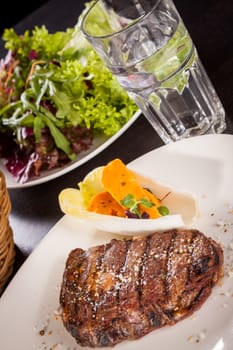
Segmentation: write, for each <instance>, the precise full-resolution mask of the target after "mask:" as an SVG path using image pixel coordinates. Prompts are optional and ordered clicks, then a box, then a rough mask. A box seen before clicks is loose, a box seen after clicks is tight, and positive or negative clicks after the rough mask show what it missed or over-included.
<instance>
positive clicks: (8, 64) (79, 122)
mask: <svg viewBox="0 0 233 350" xmlns="http://www.w3.org/2000/svg"><path fill="white" fill-rule="evenodd" d="M80 21H81V16H80V18H79V19H78V21H77V24H76V25H75V26H74V27H73V28H68V29H67V30H66V31H63V32H62V31H61V32H56V33H49V32H48V30H47V28H46V27H45V26H42V27H37V26H36V27H35V28H34V29H33V30H32V31H31V32H29V31H25V33H24V34H23V35H18V34H17V33H16V32H15V30H14V29H12V28H10V29H5V31H4V33H3V36H2V39H3V40H4V41H5V48H6V49H7V51H8V52H7V55H6V56H5V58H3V59H2V60H1V63H0V158H1V159H3V160H4V163H5V166H6V168H7V169H8V171H9V172H10V173H11V174H13V176H15V178H16V179H17V181H19V182H21V183H23V182H26V181H28V179H30V178H31V177H34V176H40V174H41V171H42V170H44V169H46V170H49V169H52V168H56V167H61V166H63V165H64V164H67V163H68V162H71V161H72V160H74V159H75V158H76V157H77V154H79V153H80V152H81V151H83V150H87V149H88V148H89V147H90V146H91V144H92V141H93V138H94V137H95V136H96V135H98V134H104V135H106V136H108V137H110V136H112V135H113V134H115V133H116V132H117V131H118V130H119V129H120V128H121V127H122V126H123V125H124V124H125V123H126V122H127V121H128V120H129V119H130V118H131V117H132V115H133V114H134V113H135V112H136V111H137V110H138V107H137V106H136V105H135V104H134V102H133V101H132V100H131V99H130V97H129V96H128V95H127V93H126V92H125V91H124V90H123V88H122V87H121V86H120V85H119V83H118V82H117V80H116V79H115V78H114V77H113V76H112V74H111V73H110V71H109V70H108V69H107V68H106V67H105V66H104V64H103V63H102V61H101V59H100V58H99V56H98V55H97V54H96V52H95V51H94V50H93V49H92V47H91V46H90V45H89V43H88V42H87V41H86V40H85V39H84V37H83V36H82V34H81V32H80Z"/></svg>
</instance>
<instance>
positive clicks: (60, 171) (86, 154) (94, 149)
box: [0, 111, 141, 189]
mask: <svg viewBox="0 0 233 350" xmlns="http://www.w3.org/2000/svg"><path fill="white" fill-rule="evenodd" d="M140 114H141V111H138V112H136V113H134V115H133V116H132V118H130V120H129V121H128V122H127V123H126V124H125V125H124V126H123V127H122V128H121V129H120V130H119V131H118V132H117V133H116V134H114V135H113V136H111V137H109V138H107V137H104V136H103V137H100V136H99V137H95V138H94V140H93V144H92V146H91V147H90V148H89V149H88V150H87V151H82V152H81V153H80V154H79V155H78V156H77V158H76V159H75V160H74V161H72V162H70V163H68V164H67V165H65V166H64V167H62V168H57V169H52V170H47V171H42V172H41V175H40V177H34V178H32V179H30V180H29V181H27V182H25V183H19V182H17V181H16V178H15V177H14V176H12V175H11V174H10V173H9V171H8V170H7V169H6V167H5V165H4V161H3V160H0V170H1V171H2V172H3V173H4V175H5V178H6V184H7V188H8V189H13V188H22V187H30V186H35V185H39V184H41V183H43V182H47V181H50V180H53V179H55V178H57V177H59V176H61V175H64V174H66V173H68V172H69V171H71V170H73V169H76V168H78V167H79V166H80V165H82V164H84V163H86V162H87V161H88V160H90V159H92V158H93V157H95V156H96V155H97V154H99V153H100V152H102V151H103V150H104V149H105V148H107V147H108V146H109V145H111V143H113V142H114V141H115V140H116V139H118V138H119V137H120V136H121V135H122V134H123V133H124V132H125V131H126V130H127V129H128V128H129V127H130V126H131V125H132V124H133V123H134V122H135V120H136V119H137V118H138V117H139V115H140Z"/></svg>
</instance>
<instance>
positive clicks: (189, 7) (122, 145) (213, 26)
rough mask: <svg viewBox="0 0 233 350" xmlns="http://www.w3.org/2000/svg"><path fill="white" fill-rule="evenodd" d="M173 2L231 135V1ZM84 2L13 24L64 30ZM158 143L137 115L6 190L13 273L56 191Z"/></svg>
mask: <svg viewBox="0 0 233 350" xmlns="http://www.w3.org/2000/svg"><path fill="white" fill-rule="evenodd" d="M175 4H176V6H177V8H178V10H179V12H180V14H181V15H182V17H183V19H184V22H185V24H186V26H187V28H188V29H189V31H190V34H191V36H192V37H193V40H194V42H195V44H196V47H197V49H198V51H199V55H200V57H201V59H202V62H203V64H204V66H205V68H206V71H207V72H208V74H209V76H210V78H211V80H212V82H213V84H214V86H215V88H216V90H217V92H218V94H219V96H220V98H221V100H222V102H223V105H224V107H225V110H226V118H227V130H226V131H225V133H231V134H233V117H232V115H233V84H232V82H233V45H232V40H233V23H232V18H233V2H232V1H231V0H223V1H219V0H206V1H202V0H190V1H184V0H176V1H175ZM83 7H84V1H81V0H80V1H77V0H66V1H63V0H50V1H48V2H46V3H45V4H44V5H43V6H42V7H40V8H39V9H38V10H36V11H35V12H33V13H32V14H30V15H29V16H27V17H26V18H24V20H23V21H21V22H19V23H18V24H17V25H16V26H15V29H16V31H17V33H19V34H21V33H23V32H24V31H25V30H26V29H32V28H33V27H34V26H35V25H38V26H40V25H42V24H45V25H46V26H47V28H48V29H49V31H51V32H55V31H58V30H64V29H66V28H67V27H72V26H73V25H75V23H76V21H77V18H78V15H79V14H80V12H81V10H82V9H83ZM0 54H1V55H4V49H3V43H0ZM161 145H163V142H162V140H161V139H160V138H159V137H158V135H157V134H156V132H155V131H154V130H153V129H152V127H151V126H150V124H149V123H148V122H147V120H146V118H145V117H144V116H143V115H141V116H140V117H139V118H138V120H137V121H136V122H135V123H134V124H133V125H132V126H131V127H130V128H129V129H128V130H127V131H126V132H125V133H124V134H123V135H122V136H120V137H119V138H118V139H117V140H116V141H115V142H114V143H113V144H112V145H110V146H109V147H108V148H107V149H105V150H104V151H103V152H102V153H101V154H99V155H97V156H95V157H94V158H93V159H91V160H90V161H88V162H87V163H86V164H84V165H82V166H80V167H79V168H77V169H76V170H73V171H71V172H70V173H68V174H66V175H63V176H61V177H59V178H57V179H55V180H52V181H49V182H48V183H44V184H41V185H38V186H34V187H30V188H25V189H17V190H10V191H9V193H10V197H11V202H12V211H11V215H10V223H11V226H12V228H13V231H14V240H15V247H16V261H15V269H14V273H13V274H12V277H13V276H14V274H15V273H16V272H17V270H18V269H19V267H20V266H21V265H22V263H23V262H24V261H25V259H26V258H27V257H28V255H29V254H30V253H31V252H32V251H33V249H34V248H35V247H36V246H37V244H38V243H39V242H40V241H41V239H42V238H43V237H44V236H45V235H46V234H47V232H48V231H49V230H50V228H51V227H52V226H53V225H54V224H55V223H56V222H57V221H58V220H59V219H60V218H61V217H62V215H63V214H62V213H61V211H60V209H59V206H58V194H59V192H60V191H61V190H62V189H63V188H65V187H68V186H69V187H75V186H76V184H77V182H79V181H80V180H82V179H83V177H84V176H85V175H86V174H87V173H88V172H89V171H90V170H91V169H93V168H95V167H97V166H99V165H103V164H105V163H106V162H108V161H109V160H111V159H113V158H115V157H119V158H121V159H122V160H123V161H124V162H126V163H128V162H130V161H131V160H133V159H135V158H137V157H138V156H140V155H142V154H144V153H146V152H148V151H151V150H152V149H154V148H157V147H159V146H161ZM54 249H56V247H54Z"/></svg>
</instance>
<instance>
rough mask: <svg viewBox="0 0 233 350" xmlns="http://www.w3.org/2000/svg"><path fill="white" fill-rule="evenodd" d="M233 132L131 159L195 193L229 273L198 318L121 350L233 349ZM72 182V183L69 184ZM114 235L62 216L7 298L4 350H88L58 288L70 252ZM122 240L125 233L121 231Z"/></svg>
mask: <svg viewBox="0 0 233 350" xmlns="http://www.w3.org/2000/svg"><path fill="white" fill-rule="evenodd" d="M232 150H233V136H232V135H224V134H222V135H206V136H197V137H193V138H190V139H185V140H182V141H178V142H175V143H171V144H168V145H165V146H162V147H160V148H158V149H155V150H153V151H151V152H149V153H147V154H145V155H143V156H141V157H140V158H137V159H136V160H134V161H133V162H131V163H130V164H128V167H130V168H131V169H133V170H136V171H140V172H143V173H144V174H145V175H149V176H150V177H154V178H155V179H156V180H158V181H161V182H165V183H167V184H169V185H171V186H176V187H180V188H182V189H184V190H187V191H191V192H193V193H195V195H196V198H197V201H198V206H199V216H198V218H197V219H196V221H195V222H194V223H193V225H192V228H197V229H199V230H201V231H202V232H203V233H205V234H206V235H207V236H211V237H212V238H214V239H215V240H216V241H218V242H220V243H221V245H222V247H223V250H224V269H225V274H224V277H223V280H222V281H221V283H220V284H219V285H217V286H215V287H214V288H213V291H212V294H211V296H210V297H209V298H208V299H207V300H206V301H205V303H204V304H203V305H202V307H201V308H200V309H199V310H198V311H196V312H195V313H194V314H193V315H192V316H190V317H188V318H186V319H185V320H183V321H180V322H178V323H177V324H176V325H174V326H170V327H164V328H161V329H157V330H154V331H153V332H151V333H150V334H148V335H146V336H144V337H143V338H141V339H139V340H133V341H125V342H122V343H121V344H119V345H116V346H115V347H114V349H119V350H142V349H147V350H154V349H158V350H171V349H175V350H232V349H233V186H232V181H233V157H232ZM67 186H69V184H67ZM112 237H116V236H113V234H110V233H103V232H101V231H96V230H94V229H93V227H91V226H89V225H88V222H86V223H81V222H79V221H78V220H77V219H75V218H71V217H68V216H67V215H65V216H63V217H62V219H61V220H60V221H58V223H57V224H56V225H55V226H54V227H53V228H52V229H51V230H50V231H49V232H48V234H47V235H46V237H45V238H44V239H43V240H42V241H41V242H40V243H39V244H38V246H37V247H36V248H35V250H34V251H33V252H32V253H31V255H30V256H29V257H28V259H27V260H26V261H25V263H24V264H23V265H22V266H21V268H20V269H19V271H18V272H17V274H16V275H15V276H14V278H13V279H12V280H11V282H10V283H9V285H8V287H7V288H6V290H5V292H4V293H3V295H2V296H1V298H0V347H1V349H2V350H13V349H22V350H33V349H35V350H51V349H53V350H61V349H62V350H81V349H82V347H80V346H79V345H77V344H76V342H75V340H74V339H73V338H72V336H71V335H70V334H69V333H68V332H67V331H66V330H65V328H64V327H63V325H62V322H61V318H60V314H59V293H60V286H61V281H62V275H63V271H64V267H65V261H66V258H67V256H68V253H69V252H70V251H71V250H72V249H74V248H76V247H81V248H83V249H86V248H88V247H90V246H93V245H97V244H101V243H106V242H108V241H109V240H110V239H111V238H112ZM118 238H119V236H118Z"/></svg>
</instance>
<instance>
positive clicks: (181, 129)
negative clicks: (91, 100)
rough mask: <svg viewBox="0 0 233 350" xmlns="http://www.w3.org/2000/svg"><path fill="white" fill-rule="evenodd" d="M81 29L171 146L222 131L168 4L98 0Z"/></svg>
mask: <svg viewBox="0 0 233 350" xmlns="http://www.w3.org/2000/svg"><path fill="white" fill-rule="evenodd" d="M81 30H82V33H83V34H84V36H85V37H86V39H87V40H88V41H89V42H90V44H91V45H92V46H93V48H94V49H95V50H96V52H97V53H98V54H99V56H100V57H101V58H102V60H103V62H104V63H105V64H106V66H107V67H108V68H109V69H110V71H111V72H112V73H113V75H114V76H115V77H116V78H117V80H118V81H119V83H120V85H121V86H122V87H123V88H124V89H125V90H126V91H127V92H128V94H129V96H130V97H131V98H132V99H133V100H134V101H135V103H136V105H137V106H138V107H139V108H140V109H141V111H142V113H143V114H144V116H145V117H146V118H147V119H148V121H149V122H150V123H151V125H152V126H153V127H154V129H155V130H156V132H157V133H158V135H159V136H160V137H161V139H162V140H163V141H164V143H169V142H172V141H177V140H180V139H182V138H186V137H190V136H195V135H202V134H206V133H222V132H223V131H224V130H225V127H226V124H225V111H224V108H223V106H222V103H221V101H220V99H219V97H218V95H217V93H216V91H215V89H214V86H213V84H212V83H211V81H210V79H209V77H208V76H207V73H206V71H205V69H204V67H203V65H202V63H201V61H200V58H199V56H198V52H197V50H196V47H195V45H194V43H193V41H192V39H191V37H190V35H189V33H188V30H187V28H186V27H185V25H184V23H183V21H182V19H181V17H180V15H179V13H178V11H177V9H176V7H175V5H174V3H173V1H172V0H157V1H156V0H153V1H152V0H127V1H122V0H112V1H111V0H97V1H95V2H94V3H92V5H91V6H90V7H89V8H87V9H86V11H85V14H84V16H83V19H82V23H81Z"/></svg>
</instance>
